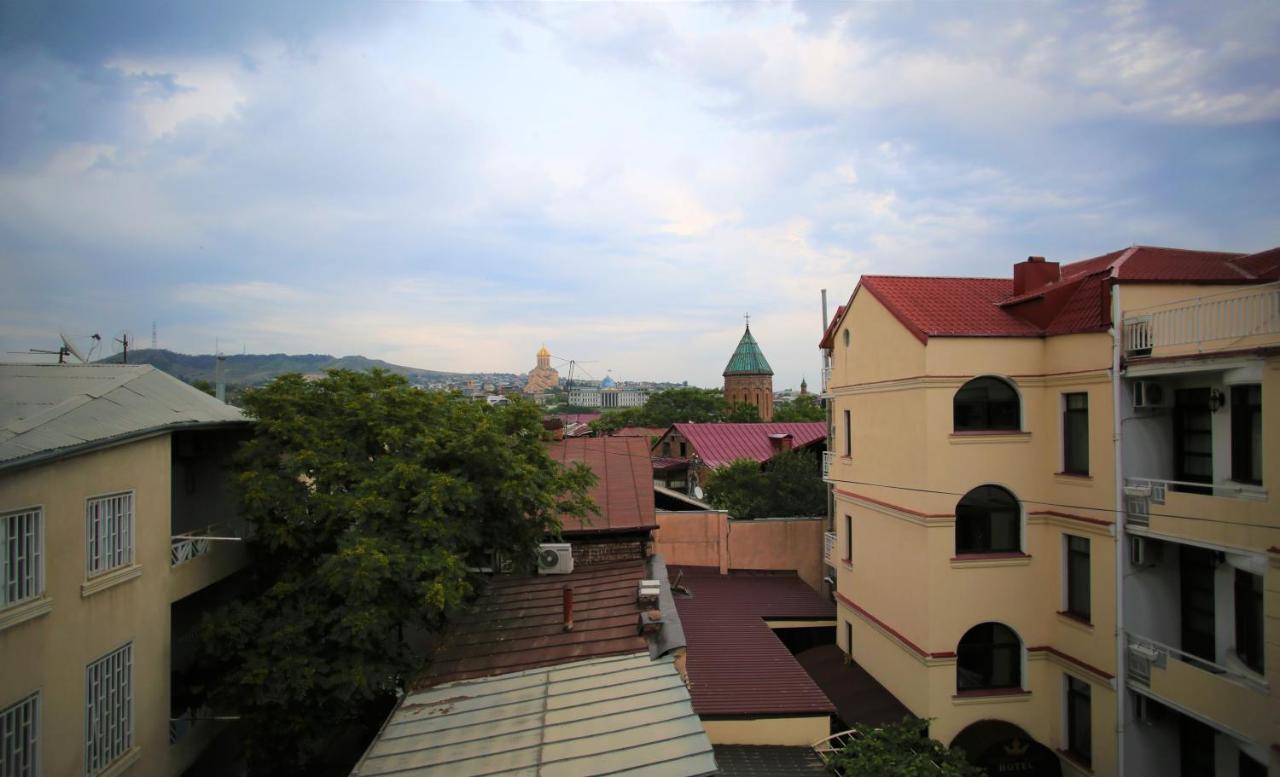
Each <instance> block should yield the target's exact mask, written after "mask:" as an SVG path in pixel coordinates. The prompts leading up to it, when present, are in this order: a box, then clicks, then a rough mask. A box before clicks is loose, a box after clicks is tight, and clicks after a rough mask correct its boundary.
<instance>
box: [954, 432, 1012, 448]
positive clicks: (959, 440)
mask: <svg viewBox="0 0 1280 777" xmlns="http://www.w3.org/2000/svg"><path fill="white" fill-rule="evenodd" d="M950 439H951V444H952V445H985V444H988V443H1002V442H1031V432H1010V431H991V432H952V433H951V438H950Z"/></svg>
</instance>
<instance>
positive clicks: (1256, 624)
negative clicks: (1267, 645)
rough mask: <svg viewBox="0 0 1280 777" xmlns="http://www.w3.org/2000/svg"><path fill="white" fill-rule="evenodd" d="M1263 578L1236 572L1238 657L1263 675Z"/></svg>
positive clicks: (1240, 570)
mask: <svg viewBox="0 0 1280 777" xmlns="http://www.w3.org/2000/svg"><path fill="white" fill-rule="evenodd" d="M1262 652H1263V646H1262V576H1261V575H1252V574H1249V573H1248V572H1246V571H1244V570H1243V569H1237V570H1236V657H1237V658H1239V659H1240V660H1241V661H1242V662H1243V663H1244V665H1245V666H1247V667H1249V668H1250V669H1252V670H1253V671H1255V672H1257V673H1258V674H1262V670H1263V664H1262Z"/></svg>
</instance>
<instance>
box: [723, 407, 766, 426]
mask: <svg viewBox="0 0 1280 777" xmlns="http://www.w3.org/2000/svg"><path fill="white" fill-rule="evenodd" d="M724 420H726V421H730V422H732V423H736V424H758V423H760V410H759V409H757V408H756V406H755V405H749V404H747V403H746V402H735V403H733V404H732V405H729V408H728V409H727V410H726V411H725V414H724Z"/></svg>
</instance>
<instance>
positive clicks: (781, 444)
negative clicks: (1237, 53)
mask: <svg viewBox="0 0 1280 777" xmlns="http://www.w3.org/2000/svg"><path fill="white" fill-rule="evenodd" d="M793 447H795V440H794V439H793V438H792V437H791V435H789V434H785V433H783V434H771V435H769V448H770V449H772V450H773V452H774V453H780V452H782V451H789V450H791V449H792V448H793Z"/></svg>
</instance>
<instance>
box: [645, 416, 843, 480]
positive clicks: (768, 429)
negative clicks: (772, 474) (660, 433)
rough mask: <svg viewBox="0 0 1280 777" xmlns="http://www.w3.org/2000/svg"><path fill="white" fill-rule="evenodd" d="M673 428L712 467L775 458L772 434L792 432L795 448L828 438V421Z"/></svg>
mask: <svg viewBox="0 0 1280 777" xmlns="http://www.w3.org/2000/svg"><path fill="white" fill-rule="evenodd" d="M672 429H674V430H676V431H677V432H679V433H680V434H681V435H683V436H684V438H685V439H686V440H688V441H689V446H690V448H692V449H693V452H694V453H696V454H697V455H698V458H699V459H701V460H702V463H703V464H705V465H706V466H708V467H711V468H712V469H714V468H716V467H720V466H723V465H725V464H732V463H733V462H735V461H737V460H738V459H751V460H753V461H768V460H769V459H772V458H773V457H774V456H776V455H777V454H778V451H777V450H776V449H775V448H774V446H773V443H771V442H770V441H769V437H770V436H771V435H775V434H789V435H791V440H792V446H793V447H794V448H803V447H805V446H806V445H813V444H815V443H818V442H821V441H824V440H826V439H827V423H826V421H793V422H790V423H767V424H737V423H711V424H694V423H679V424H673V425H672ZM655 447H656V445H655Z"/></svg>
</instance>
